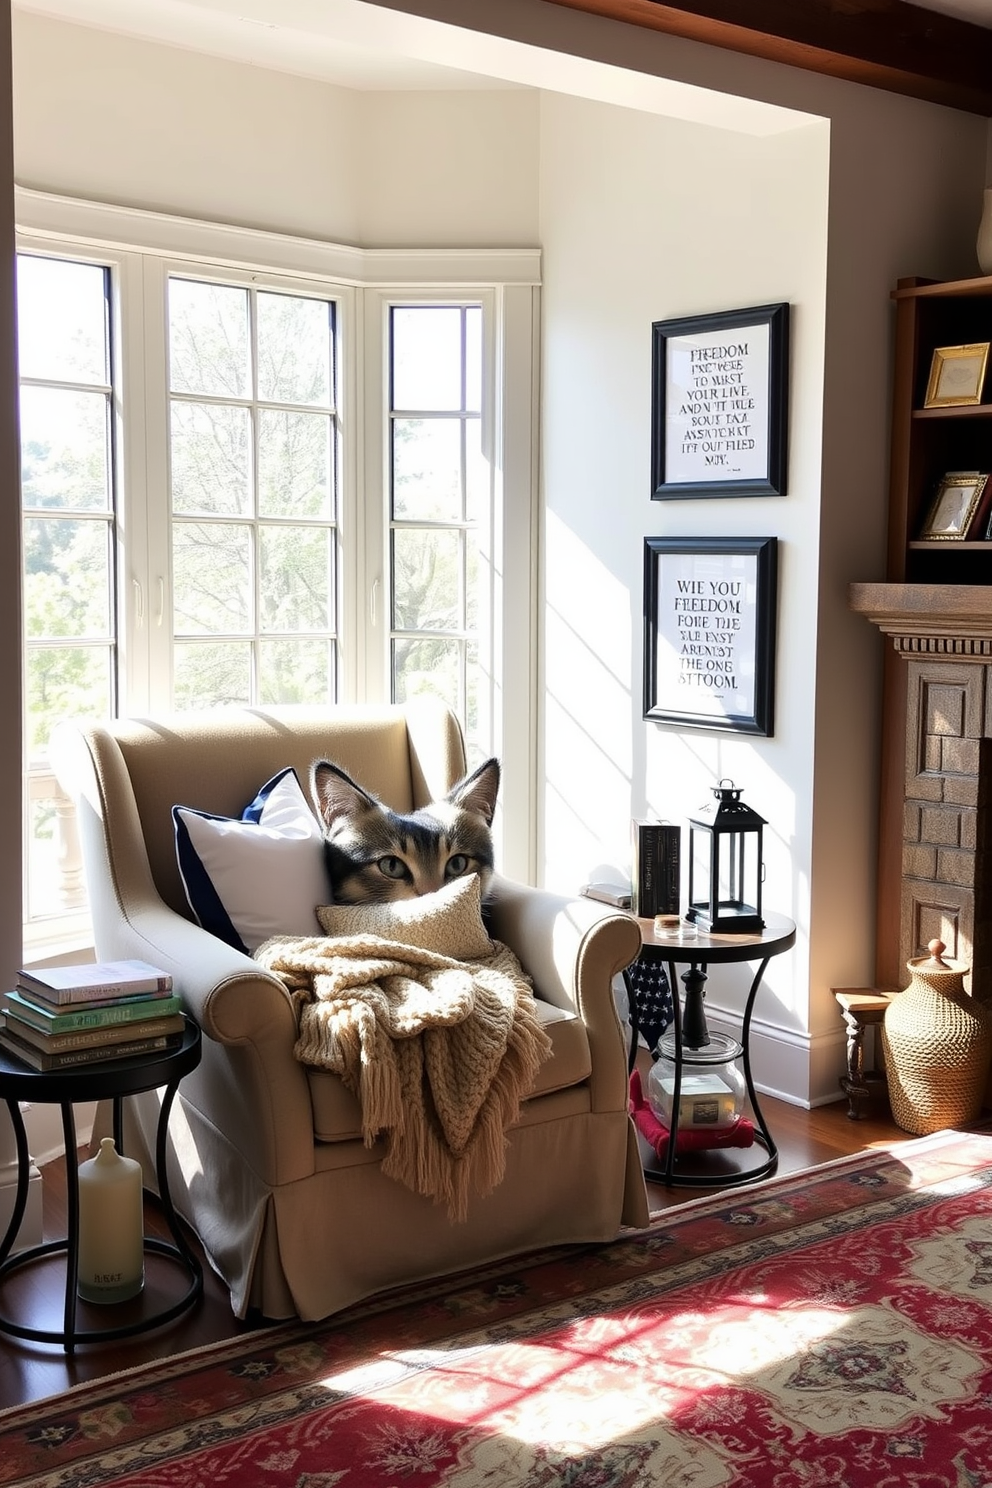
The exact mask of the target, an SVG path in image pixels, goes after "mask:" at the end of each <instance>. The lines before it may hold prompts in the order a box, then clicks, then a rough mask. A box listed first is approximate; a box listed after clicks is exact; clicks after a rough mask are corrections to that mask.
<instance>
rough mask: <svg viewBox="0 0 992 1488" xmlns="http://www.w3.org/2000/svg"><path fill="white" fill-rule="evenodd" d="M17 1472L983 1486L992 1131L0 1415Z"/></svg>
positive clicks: (115, 1481) (277, 1481) (886, 1155)
mask: <svg viewBox="0 0 992 1488" xmlns="http://www.w3.org/2000/svg"><path fill="white" fill-rule="evenodd" d="M0 1484H2V1485H13V1484H16V1485H17V1488H42V1485H44V1488H56V1485H58V1488H83V1485H86V1488H110V1485H118V1488H138V1485H139V1484H140V1485H141V1488H167V1485H168V1488H224V1485H231V1488H254V1485H259V1488H261V1485H265V1488H332V1485H341V1488H404V1485H411V1488H434V1485H437V1484H445V1485H447V1488H635V1485H636V1488H648V1485H651V1488H655V1485H664V1488H724V1485H731V1488H828V1485H830V1488H904V1485H913V1488H988V1485H990V1484H992V1136H987V1135H977V1134H976V1135H963V1134H956V1133H940V1134H938V1135H937V1136H936V1137H928V1138H924V1139H922V1140H918V1141H911V1142H907V1143H903V1144H900V1145H898V1146H896V1147H894V1148H893V1149H892V1150H891V1151H881V1152H877V1153H871V1154H868V1155H864V1156H861V1157H859V1158H847V1159H844V1160H842V1161H840V1162H836V1163H832V1164H829V1165H828V1166H826V1167H823V1168H817V1169H814V1170H811V1171H810V1172H807V1173H805V1174H800V1175H797V1176H793V1177H789V1178H784V1179H777V1180H774V1181H772V1182H769V1183H765V1184H763V1185H761V1186H759V1187H755V1188H754V1189H751V1190H750V1191H747V1190H741V1189H736V1190H734V1191H732V1192H729V1193H724V1194H722V1195H720V1196H718V1197H707V1198H703V1199H699V1200H696V1201H693V1202H692V1203H690V1204H689V1205H687V1206H679V1207H677V1208H676V1209H674V1210H672V1211H669V1212H667V1213H665V1214H662V1215H661V1216H659V1217H658V1218H657V1219H656V1220H655V1222H654V1224H653V1225H652V1227H651V1229H650V1230H646V1231H639V1232H637V1233H632V1234H628V1235H625V1236H624V1237H623V1238H622V1239H620V1240H619V1241H617V1242H616V1243H615V1244H612V1245H607V1246H600V1247H581V1248H570V1249H562V1250H558V1251H554V1252H547V1251H545V1252H543V1253H541V1254H537V1255H533V1256H529V1257H526V1258H523V1259H520V1258H518V1259H516V1260H515V1261H512V1262H507V1263H505V1264H504V1265H501V1266H495V1267H493V1268H491V1269H490V1270H489V1271H487V1272H485V1273H479V1272H476V1273H474V1274H473V1275H471V1276H470V1277H463V1278H459V1279H458V1280H457V1281H455V1282H452V1281H451V1280H450V1279H449V1280H448V1281H447V1282H445V1283H443V1284H441V1283H439V1284H436V1285H433V1286H429V1287H420V1288H418V1289H417V1290H416V1291H408V1292H405V1293H403V1294H398V1295H393V1296H392V1297H390V1298H386V1299H379V1301H378V1302H376V1303H375V1304H371V1305H367V1306H364V1307H361V1308H354V1309H352V1310H351V1311H350V1312H348V1313H347V1314H345V1315H341V1316H339V1317H338V1318H337V1319H333V1320H330V1321H328V1322H326V1323H323V1324H311V1325H306V1326H301V1325H295V1326H280V1327H276V1328H272V1329H265V1330H262V1331H260V1332H258V1333H254V1334H252V1335H250V1336H249V1337H247V1338H242V1339H239V1340H238V1341H237V1342H233V1343H225V1344H220V1345H216V1346H213V1347H211V1348H207V1349H202V1350H197V1351H195V1352H193V1353H190V1354H186V1355H183V1356H181V1357H178V1358H173V1359H169V1360H166V1361H165V1362H163V1363H160V1364H157V1365H151V1366H146V1367H144V1368H141V1369H137V1370H135V1371H133V1372H131V1373H127V1374H123V1375H117V1376H116V1377H113V1378H111V1379H108V1380H104V1381H102V1382H99V1383H94V1384H89V1385H83V1386H80V1387H78V1388H76V1389H74V1390H72V1391H70V1392H69V1393H68V1394H66V1395H63V1396H61V1397H58V1398H55V1399H52V1400H49V1401H45V1402H40V1403H37V1404H35V1405H31V1406H26V1407H22V1408H18V1409H16V1410H12V1411H6V1412H3V1413H0Z"/></svg>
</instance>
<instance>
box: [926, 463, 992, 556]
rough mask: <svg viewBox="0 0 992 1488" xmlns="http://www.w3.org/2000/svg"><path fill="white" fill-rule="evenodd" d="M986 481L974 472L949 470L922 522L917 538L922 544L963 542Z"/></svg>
mask: <svg viewBox="0 0 992 1488" xmlns="http://www.w3.org/2000/svg"><path fill="white" fill-rule="evenodd" d="M988 479H989V478H988V476H987V475H980V474H978V473H977V472H976V471H971V470H969V471H949V472H948V474H947V475H945V476H944V477H943V479H942V480H941V482H940V485H939V486H938V488H937V494H936V496H935V497H934V499H933V502H932V504H931V506H930V510H929V511H928V512H927V514H926V517H925V518H924V520H923V526H922V527H921V528H920V538H921V539H922V540H923V541H924V542H963V541H964V540H965V538H966V537H967V536H968V529H969V527H970V526H971V525H972V522H973V519H974V517H975V513H976V511H977V510H978V504H979V502H980V501H981V499H982V493H983V491H984V490H985V487H986V484H987V483H988ZM976 535H977V534H976ZM981 535H982V536H983V537H984V535H985V534H984V533H983V534H981Z"/></svg>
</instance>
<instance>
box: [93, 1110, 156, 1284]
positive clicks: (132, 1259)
mask: <svg viewBox="0 0 992 1488" xmlns="http://www.w3.org/2000/svg"><path fill="white" fill-rule="evenodd" d="M144 1284H145V1236H144V1222H143V1216H142V1198H141V1165H140V1164H139V1163H136V1162H135V1161H134V1159H133V1158H130V1157H121V1156H120V1154H119V1153H118V1151H117V1149H116V1147H115V1146H114V1139H113V1137H104V1138H103V1140H102V1141H101V1143H100V1151H99V1152H98V1153H97V1155H96V1157H91V1158H90V1159H89V1161H88V1162H84V1163H80V1165H79V1276H78V1281H77V1287H76V1290H77V1291H78V1293H79V1295H80V1297H82V1298H83V1300H84V1301H86V1302H124V1301H126V1300H127V1298H128V1297H134V1296H137V1294H138V1292H140V1291H141V1288H142V1287H143V1286H144Z"/></svg>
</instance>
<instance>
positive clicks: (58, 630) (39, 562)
mask: <svg viewBox="0 0 992 1488" xmlns="http://www.w3.org/2000/svg"><path fill="white" fill-rule="evenodd" d="M108 537H109V532H108V528H107V525H106V523H105V522H101V521H90V522H87V521H78V522H74V521H71V520H62V519H59V518H55V517H28V518H26V519H25V522H24V616H25V630H26V632H27V634H28V636H29V637H33V636H46V637H47V636H52V637H58V636H80V637H81V636H100V637H103V638H106V637H108V636H109V635H110V596H111V583H110V545H109V541H108Z"/></svg>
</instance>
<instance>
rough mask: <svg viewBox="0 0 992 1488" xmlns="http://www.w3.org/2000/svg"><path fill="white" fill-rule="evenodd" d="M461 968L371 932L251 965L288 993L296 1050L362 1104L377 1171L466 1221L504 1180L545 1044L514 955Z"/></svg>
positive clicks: (494, 949)
mask: <svg viewBox="0 0 992 1488" xmlns="http://www.w3.org/2000/svg"><path fill="white" fill-rule="evenodd" d="M488 943H489V945H490V947H491V954H489V955H486V956H483V957H479V958H476V959H472V960H471V961H457V960H454V959H452V958H451V957H448V956H443V955H440V954H438V953H437V952H435V951H431V950H427V949H422V948H420V947H416V946H409V945H400V944H399V943H397V942H395V941H390V940H386V939H384V938H382V937H381V936H378V935H365V934H361V935H346V936H312V937H304V938H295V937H285V936H277V937H275V938H274V939H272V940H269V941H266V942H265V944H264V945H262V946H260V947H259V948H258V950H257V951H256V952H255V959H256V960H258V961H260V962H261V964H262V965H263V966H265V967H267V969H268V970H269V971H272V972H274V973H275V974H276V975H277V976H279V977H281V979H282V980H283V981H284V982H285V984H286V986H287V987H288V988H289V991H290V994H291V996H292V999H293V1003H294V1006H295V1008H296V1013H297V1019H298V1022H299V1039H298V1041H297V1043H296V1047H295V1053H296V1057H297V1059H299V1060H301V1061H302V1062H303V1063H304V1064H311V1065H318V1066H320V1067H321V1068H323V1069H328V1070H333V1071H334V1073H335V1074H338V1075H340V1076H341V1079H342V1080H343V1081H344V1083H345V1085H346V1086H347V1087H348V1089H349V1090H351V1091H352V1092H353V1093H354V1094H355V1095H356V1096H357V1098H358V1100H359V1102H360V1104H361V1108H362V1132H363V1135H364V1138H365V1144H366V1146H371V1145H372V1144H373V1142H374V1141H375V1140H376V1139H377V1138H381V1139H382V1140H383V1143H384V1146H385V1156H384V1159H383V1163H382V1171H383V1172H384V1173H385V1174H386V1175H387V1176H388V1177H390V1178H396V1179H399V1181H400V1182H401V1183H405V1184H406V1185H407V1187H409V1188H412V1189H413V1190H414V1191H415V1192H417V1193H422V1194H426V1195H428V1196H430V1197H432V1198H433V1199H435V1200H436V1201H437V1202H439V1203H444V1204H446V1205H447V1207H448V1213H449V1215H450V1217H451V1218H452V1219H453V1220H461V1219H464V1218H465V1216H466V1213H467V1209H468V1198H469V1193H470V1191H471V1190H474V1191H475V1192H477V1193H479V1194H486V1193H488V1192H490V1190H491V1189H493V1188H494V1187H495V1186H496V1184H498V1183H499V1181H500V1180H501V1178H502V1177H503V1172H504V1168H505V1162H506V1136H505V1131H506V1128H507V1127H508V1126H510V1125H511V1124H512V1123H513V1122H514V1121H515V1120H516V1117H517V1115H518V1112H519V1109H520V1102H521V1100H522V1099H523V1097H524V1096H525V1095H526V1094H527V1093H528V1091H529V1090H530V1089H531V1088H532V1086H533V1083H534V1079H535V1076H536V1074H537V1071H538V1068H539V1066H540V1065H541V1063H542V1062H543V1061H544V1060H545V1059H547V1058H548V1056H549V1054H550V1053H551V1041H550V1039H549V1038H548V1035H547V1034H546V1033H545V1031H544V1029H543V1028H542V1027H541V1025H540V1023H539V1022H538V1019H537V1013H536V1010H535V1006H534V997H533V993H532V991H531V987H530V982H529V980H528V978H527V976H526V974H525V973H524V971H523V970H522V968H521V966H520V963H519V961H518V960H517V958H516V956H515V955H514V954H513V952H512V951H510V950H508V949H507V947H506V946H504V945H501V944H500V943H499V942H498V941H489V942H488Z"/></svg>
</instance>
